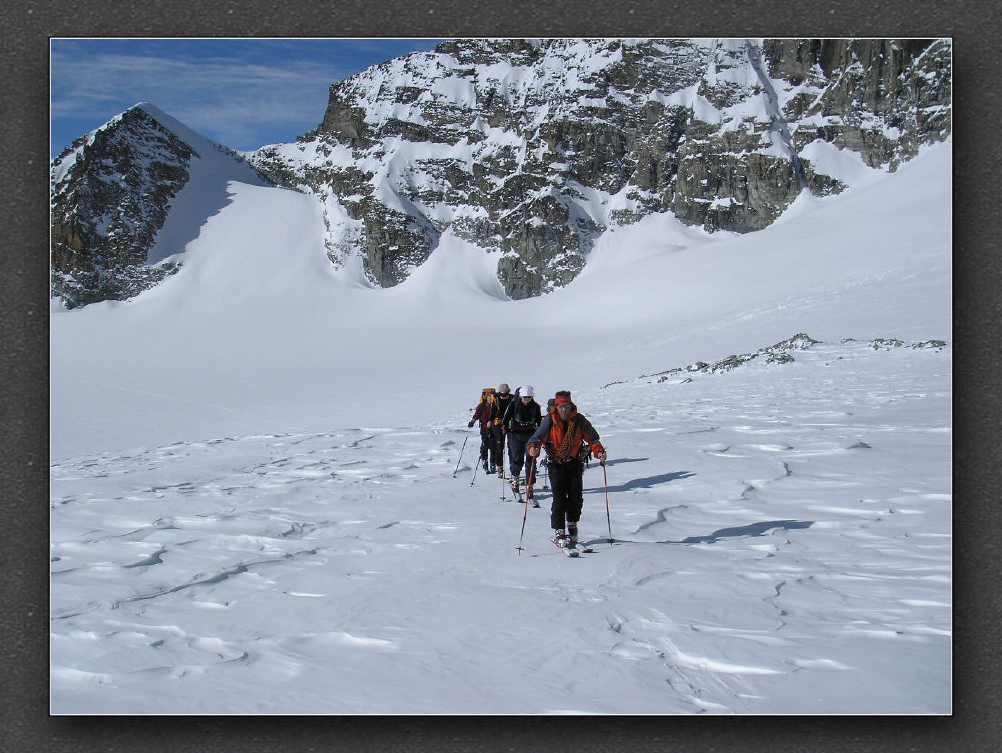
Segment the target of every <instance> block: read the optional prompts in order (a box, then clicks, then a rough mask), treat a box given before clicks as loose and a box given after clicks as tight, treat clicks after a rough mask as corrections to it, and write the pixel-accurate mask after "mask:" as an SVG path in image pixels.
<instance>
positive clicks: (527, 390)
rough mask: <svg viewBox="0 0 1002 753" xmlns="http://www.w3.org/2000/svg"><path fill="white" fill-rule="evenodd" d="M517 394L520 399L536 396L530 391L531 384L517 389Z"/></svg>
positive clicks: (533, 391)
mask: <svg viewBox="0 0 1002 753" xmlns="http://www.w3.org/2000/svg"><path fill="white" fill-rule="evenodd" d="M518 394H519V395H521V396H522V397H532V396H533V395H535V394H536V392H535V390H533V389H532V385H531V384H523V385H522V386H521V387H519V388H518Z"/></svg>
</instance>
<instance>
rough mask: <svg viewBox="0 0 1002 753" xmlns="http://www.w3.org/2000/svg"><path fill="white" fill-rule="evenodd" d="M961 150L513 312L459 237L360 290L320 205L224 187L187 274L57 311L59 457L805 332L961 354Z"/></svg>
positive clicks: (626, 241)
mask: <svg viewBox="0 0 1002 753" xmlns="http://www.w3.org/2000/svg"><path fill="white" fill-rule="evenodd" d="M949 148H950V146H949V145H948V144H947V145H944V146H941V147H933V148H930V149H928V150H927V152H926V153H925V154H923V155H922V156H920V157H918V158H916V159H915V160H914V161H913V162H912V163H909V164H907V165H904V166H903V167H902V168H901V169H900V170H899V171H898V173H896V174H894V175H892V176H888V177H885V178H883V179H881V180H879V181H876V182H872V183H869V184H867V185H865V186H862V187H860V188H857V189H853V190H851V191H848V192H846V193H845V194H844V195H842V196H839V197H833V198H829V199H816V198H812V197H809V196H807V195H803V196H801V198H800V199H799V200H798V202H797V203H796V204H795V205H794V206H793V207H791V209H790V210H789V213H790V216H789V217H788V218H783V219H781V221H780V222H778V223H776V224H775V225H773V226H770V227H769V228H767V229H766V230H764V231H761V232H758V233H753V234H748V235H744V236H730V237H727V236H724V234H720V233H718V234H716V235H714V236H712V237H711V236H706V235H704V234H702V233H700V232H699V231H695V230H693V229H691V228H685V227H682V226H681V225H679V224H678V223H677V222H675V221H674V220H672V219H671V218H669V217H666V216H657V217H650V218H646V219H645V220H644V221H642V222H640V223H637V224H636V225H633V226H630V227H627V228H622V229H618V230H616V231H615V232H610V233H608V234H607V235H606V236H604V237H603V239H602V241H601V243H600V246H599V247H598V248H597V249H596V251H595V253H594V254H593V256H592V258H591V260H590V262H589V267H588V268H587V269H586V270H585V272H583V273H582V275H581V276H580V278H579V279H577V280H575V281H574V282H573V283H572V284H571V285H569V286H568V287H567V288H565V289H563V290H560V291H557V292H556V293H554V294H552V295H549V296H546V297H544V298H537V299H530V300H523V301H517V302H510V301H503V300H500V299H499V297H498V289H497V284H496V282H495V281H494V280H493V278H492V275H491V274H490V267H491V266H492V265H491V259H490V257H489V256H487V255H486V254H484V252H483V251H481V250H479V249H475V248H473V247H470V246H468V245H467V244H465V243H464V242H463V241H461V240H460V239H458V238H455V237H452V236H451V235H448V234H447V235H446V236H444V237H443V239H442V243H441V245H440V246H439V248H438V249H437V250H436V252H435V254H433V256H432V257H431V259H429V261H428V262H427V263H426V265H425V266H424V267H422V268H421V269H419V270H418V271H417V273H416V274H415V275H414V277H413V279H411V280H408V281H407V283H406V284H404V285H401V286H400V287H399V289H396V290H393V289H391V290H378V289H376V290H372V289H367V288H364V287H360V286H359V285H358V284H357V282H355V281H354V279H353V278H352V277H351V275H350V274H349V273H344V272H336V271H334V270H332V269H331V267H330V265H329V263H328V260H327V258H326V256H325V251H324V246H323V238H322V230H321V227H322V223H321V222H319V221H318V208H317V204H316V202H315V200H314V199H313V198H312V197H308V196H305V195H301V194H297V193H295V192H291V191H286V190H282V189H277V188H263V187H259V186H253V185H249V184H247V183H240V182H230V183H229V187H228V189H227V190H228V192H229V193H230V195H231V196H230V201H229V203H228V204H226V205H225V206H223V207H222V208H221V209H220V210H219V211H218V212H217V213H216V214H214V215H212V216H211V217H209V218H208V219H207V221H206V222H205V224H204V225H203V226H202V227H201V228H200V234H199V236H198V237H197V238H196V239H195V240H194V241H192V242H191V243H190V244H189V245H188V254H187V257H186V262H185V266H184V268H183V269H182V270H181V271H180V272H179V273H178V274H177V275H175V276H174V277H172V278H171V279H169V280H167V281H165V282H164V283H163V284H162V285H160V286H158V287H157V288H155V289H153V290H150V291H147V292H146V293H144V294H142V295H140V296H139V297H137V298H135V299H133V300H130V301H127V302H124V303H110V302H109V303H101V304H96V305H92V306H88V307H86V308H85V309H83V310H75V311H69V312H66V311H56V312H54V313H53V315H52V323H51V356H52V383H51V399H52V423H51V427H52V452H53V455H54V456H55V457H66V456H68V455H74V454H79V453H82V452H90V451H95V450H102V449H120V448H125V447H130V446H138V445H149V444H150V443H166V442H171V441H178V440H191V439H197V438H206V437H218V436H225V435H227V434H233V433H255V432H260V431H271V432H280V431H293V430H294V431H320V430H325V429H327V428H330V427H338V426H348V425H364V424H381V425H396V424H397V423H400V422H401V421H402V420H405V419H404V417H405V416H406V420H407V421H408V422H422V421H434V420H440V419H441V417H442V416H443V415H447V414H450V413H455V412H456V411H457V410H458V409H459V406H463V407H465V406H467V404H472V401H473V400H474V399H475V397H476V395H477V394H478V392H479V388H480V387H481V386H483V385H488V384H496V383H497V382H499V381H507V382H509V383H512V384H515V383H525V382H528V383H533V384H535V385H536V386H537V388H538V389H539V390H540V391H541V394H545V393H546V392H548V391H551V390H553V389H559V388H560V387H564V386H566V387H572V388H577V389H579V390H580V389H586V388H589V387H593V386H597V385H600V384H604V383H606V382H609V381H612V380H614V379H618V378H622V377H626V376H633V375H636V374H639V373H648V372H651V371H655V370H658V369H662V368H668V367H669V366H673V365H677V364H678V363H685V362H687V361H690V360H693V359H695V358H697V357H706V356H711V357H723V356H725V355H727V354H728V353H734V352H741V351H744V350H747V349H749V348H754V347H758V346H759V345H760V344H762V343H769V342H775V341H777V340H779V339H782V338H784V337H788V336H789V335H790V334H792V333H793V332H797V331H808V332H810V333H811V334H812V335H813V336H815V337H818V338H820V339H838V338H841V337H843V336H855V337H861V338H866V337H874V336H897V337H904V338H910V339H923V338H929V337H938V338H941V339H946V338H947V337H948V335H949V331H950V285H949V276H950V258H949V235H948V233H949V225H950V219H949V210H948V197H949V191H950V186H949V170H950V160H949ZM446 261H447V262H448V263H444V262H446ZM481 262H483V263H481Z"/></svg>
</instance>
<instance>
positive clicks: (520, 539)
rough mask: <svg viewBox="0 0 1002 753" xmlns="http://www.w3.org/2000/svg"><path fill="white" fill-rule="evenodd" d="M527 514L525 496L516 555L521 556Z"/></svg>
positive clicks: (527, 506)
mask: <svg viewBox="0 0 1002 753" xmlns="http://www.w3.org/2000/svg"><path fill="white" fill-rule="evenodd" d="M533 460H535V458H533ZM530 472H531V471H530ZM528 476H529V474H528V473H526V479H528ZM528 515H529V498H528V497H526V498H525V503H524V504H523V505H522V533H521V534H519V537H518V546H517V547H515V549H516V550H517V551H518V554H517V555H516V556H518V557H521V556H522V549H523V547H522V541H523V540H524V539H525V519H526V517H528Z"/></svg>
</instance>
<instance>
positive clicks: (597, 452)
mask: <svg viewBox="0 0 1002 753" xmlns="http://www.w3.org/2000/svg"><path fill="white" fill-rule="evenodd" d="M591 455H592V457H593V458H595V459H596V460H597V461H598V462H600V463H604V462H605V459H606V457H607V456H606V454H605V448H604V447H603V446H602V443H601V442H593V443H592V446H591Z"/></svg>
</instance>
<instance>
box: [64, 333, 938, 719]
mask: <svg viewBox="0 0 1002 753" xmlns="http://www.w3.org/2000/svg"><path fill="white" fill-rule="evenodd" d="M852 345H853V344H851V343H850V344H848V346H846V345H843V344H841V343H839V344H837V345H836V344H824V343H821V344H815V345H814V346H813V347H811V348H810V349H808V350H803V351H798V353H797V360H796V362H795V363H792V364H788V365H785V366H784V367H782V368H772V367H762V368H753V367H749V368H744V369H738V370H735V371H730V372H725V373H721V374H718V375H714V376H712V377H707V378H702V379H699V380H697V381H695V382H692V383H689V384H675V383H670V382H665V383H658V382H654V381H650V382H649V381H644V380H636V381H633V382H630V383H627V384H622V385H617V386H616V387H615V388H609V389H593V390H585V391H575V400H576V402H577V403H578V404H579V406H580V408H581V410H582V411H583V412H584V413H585V414H586V415H587V416H588V417H589V418H590V419H591V420H592V421H593V423H594V424H595V426H596V427H597V428H598V430H599V432H600V433H601V434H602V440H603V442H604V443H605V445H606V446H607V448H608V449H609V452H610V455H611V459H610V462H609V464H608V466H607V469H606V470H607V473H608V483H609V501H610V505H611V519H612V534H613V539H614V540H615V542H616V543H615V544H614V545H611V546H610V545H609V544H608V542H607V539H608V533H607V529H606V509H605V488H604V484H603V475H602V469H601V467H600V466H598V465H596V464H594V463H593V464H592V465H591V466H590V467H589V468H588V469H587V470H586V471H585V479H584V486H585V490H586V493H585V503H584V514H583V518H582V538H583V539H584V540H585V541H589V542H591V543H592V545H593V546H594V548H595V552H594V553H592V554H584V555H582V557H580V558H579V559H578V560H568V559H567V558H565V557H563V556H561V555H560V553H558V552H557V551H555V550H554V548H553V547H552V545H551V544H550V543H549V541H548V536H549V520H548V517H549V516H548V512H547V509H546V508H547V507H548V504H549V492H548V491H545V490H544V488H547V487H548V480H547V479H546V478H545V477H541V478H540V480H539V484H538V485H537V489H538V490H539V497H540V499H541V501H542V503H543V509H540V510H535V509H531V508H530V509H529V510H528V511H527V513H528V523H527V530H526V539H525V547H526V549H525V551H524V552H523V553H522V554H521V556H516V554H517V553H516V551H515V548H514V547H515V545H516V544H517V543H518V533H519V526H520V524H521V519H522V515H523V508H522V507H521V506H519V505H516V504H514V503H513V502H512V501H511V495H510V492H508V493H507V494H506V497H507V500H506V501H504V502H502V501H500V495H501V493H502V491H503V489H504V487H503V486H502V485H501V484H500V483H499V481H498V479H497V478H496V477H494V476H484V475H483V474H482V473H481V475H479V476H478V478H477V481H476V484H475V485H474V486H472V487H471V485H470V480H471V478H472V471H473V463H474V462H475V461H476V451H477V447H476V445H477V437H476V436H475V435H474V436H472V437H471V440H470V441H469V442H468V444H467V447H466V450H465V455H464V457H463V459H462V462H461V463H460V464H459V472H458V474H457V475H456V478H452V473H453V471H454V469H455V468H456V464H457V460H458V457H457V456H458V453H459V448H460V447H461V446H462V441H463V438H464V433H465V431H466V430H465V428H464V427H465V421H466V415H467V414H466V413H465V412H464V413H462V414H457V415H454V416H447V417H446V416H443V417H442V420H441V421H440V422H439V423H438V424H435V425H422V426H398V427H390V426H371V427H369V426H357V427H346V428H331V429H330V430H328V431H323V432H314V433H297V434H281V433H276V434H257V435H231V436H227V437H219V438H216V439H211V440H203V441H182V442H177V443H174V444H170V445H164V446H158V447H140V448H136V449H134V450H131V451H129V452H128V453H111V452H106V453H102V454H100V455H91V456H78V457H74V458H69V459H64V460H60V461H58V462H56V463H55V464H53V465H52V467H51V479H52V500H51V550H52V565H51V568H52V611H51V626H52V633H51V635H52V637H51V656H52V675H51V677H52V680H51V682H52V709H53V711H55V712H57V713H67V712H116V713H136V712H138V713H142V712H157V713H170V712H200V713H216V712H232V713H261V712H319V713H426V712H437V713H509V712H510V713H522V712H527V713H537V712H551V713H561V712H566V711H580V712H606V713H790V712H804V713H828V712H864V713H901V712H925V713H930V712H931V713H944V712H948V711H949V709H950V636H951V620H950V604H951V597H950V588H951V569H950V546H951V543H950V542H951V538H950V537H951V529H950V520H951V511H952V504H951V502H952V498H951V495H950V449H951V433H950V429H949V425H950V350H951V349H950V346H949V345H944V346H943V347H942V348H940V349H939V350H937V349H929V348H919V349H913V348H904V347H902V348H895V349H894V350H893V352H890V353H887V352H883V351H875V350H873V349H872V348H871V347H869V344H868V343H866V342H860V343H857V344H855V347H854V348H853V349H852V350H849V351H847V350H846V349H845V348H846V347H851V346H852ZM847 353H848V354H849V355H847ZM838 356H845V357H843V358H838ZM571 386H573V385H571ZM471 433H472V432H471Z"/></svg>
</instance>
